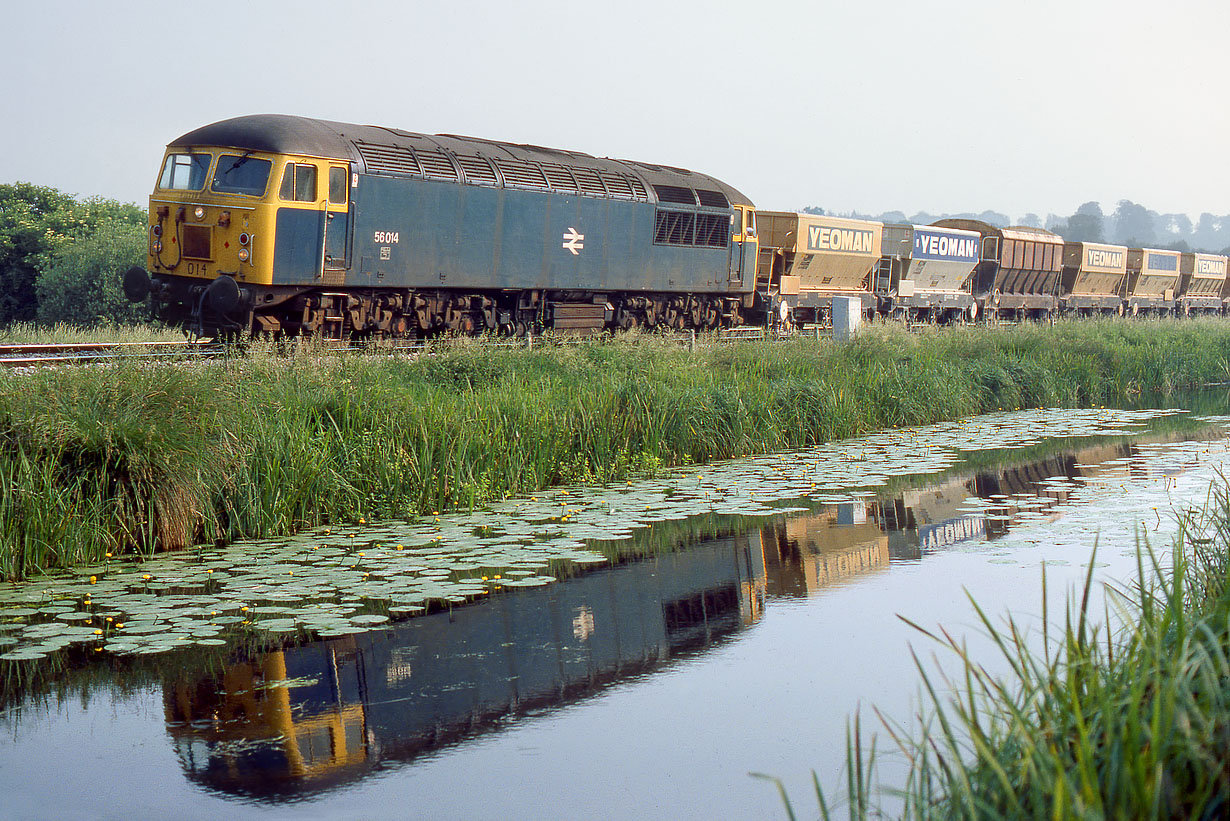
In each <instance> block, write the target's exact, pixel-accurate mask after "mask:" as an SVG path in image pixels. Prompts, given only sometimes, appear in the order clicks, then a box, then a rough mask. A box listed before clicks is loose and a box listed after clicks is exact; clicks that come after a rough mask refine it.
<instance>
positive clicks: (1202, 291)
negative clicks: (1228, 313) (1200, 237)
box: [1178, 254, 1226, 315]
mask: <svg viewBox="0 0 1230 821" xmlns="http://www.w3.org/2000/svg"><path fill="white" fill-rule="evenodd" d="M1225 286H1226V258H1225V257H1224V256H1221V255H1220V254H1183V255H1182V256H1181V257H1180V258H1179V306H1178V307H1179V311H1180V312H1181V313H1183V314H1185V315H1186V314H1215V313H1220V312H1221V307H1222V291H1223V290H1224V289H1225Z"/></svg>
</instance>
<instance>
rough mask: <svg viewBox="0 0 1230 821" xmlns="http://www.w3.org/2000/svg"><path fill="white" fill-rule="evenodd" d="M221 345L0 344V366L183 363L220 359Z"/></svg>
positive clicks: (224, 349) (209, 343)
mask: <svg viewBox="0 0 1230 821" xmlns="http://www.w3.org/2000/svg"><path fill="white" fill-rule="evenodd" d="M226 352H227V346H226V345H224V344H222V343H220V342H213V341H203V342H193V341H188V340H185V341H183V342H74V343H69V344H59V345H0V367H7V368H37V367H46V366H49V365H83V364H87V363H94V362H117V361H123V360H142V361H154V360H167V361H183V360H187V359H202V358H210V357H215V356H223V355H225V354H226Z"/></svg>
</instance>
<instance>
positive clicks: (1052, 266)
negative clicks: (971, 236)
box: [933, 219, 1063, 319]
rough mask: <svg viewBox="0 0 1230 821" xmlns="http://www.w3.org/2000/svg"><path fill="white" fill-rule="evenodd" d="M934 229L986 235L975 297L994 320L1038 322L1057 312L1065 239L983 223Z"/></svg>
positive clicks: (945, 223)
mask: <svg viewBox="0 0 1230 821" xmlns="http://www.w3.org/2000/svg"><path fill="white" fill-rule="evenodd" d="M933 224H934V225H937V226H941V227H944V228H960V229H962V230H965V231H976V232H977V233H978V234H979V235H981V237H982V254H981V261H980V262H979V263H978V267H977V268H975V270H974V297H975V299H977V300H978V302H979V303H980V305H981V308H982V310H984V311H985V312H987V314H988V315H989V316H999V317H1015V318H1021V319H1038V318H1042V317H1046V316H1050V315H1052V314H1053V313H1054V312H1055V309H1056V308H1057V307H1058V304H1059V298H1058V293H1059V276H1060V272H1061V271H1062V269H1063V237H1061V236H1059V235H1058V234H1054V233H1052V232H1050V231H1045V230H1043V229H1041V228H1029V227H1020V226H1017V227H1012V228H1000V227H997V226H994V225H991V224H990V223H986V222H982V221H980V220H970V219H943V220H938V221H937V222H935V223H933Z"/></svg>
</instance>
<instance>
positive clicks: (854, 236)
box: [124, 114, 1230, 339]
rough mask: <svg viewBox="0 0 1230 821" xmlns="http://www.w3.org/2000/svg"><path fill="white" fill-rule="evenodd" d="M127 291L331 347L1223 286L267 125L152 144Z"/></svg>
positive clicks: (1209, 266)
mask: <svg viewBox="0 0 1230 821" xmlns="http://www.w3.org/2000/svg"><path fill="white" fill-rule="evenodd" d="M758 229H759V230H758ZM124 290H125V292H126V294H127V295H128V297H129V298H130V299H132V300H134V301H142V300H145V299H146V298H149V299H151V301H152V303H153V305H154V307H155V309H156V311H157V313H158V316H159V317H160V318H161V319H162V320H163V321H165V322H168V323H172V324H179V325H183V326H184V327H186V328H188V329H190V330H194V331H196V332H197V333H200V334H209V335H223V336H227V335H229V336H246V335H272V336H284V335H285V336H298V335H313V336H321V337H325V338H331V339H343V338H370V337H385V336H391V337H425V336H433V335H436V334H441V333H458V334H476V333H498V334H507V335H521V334H525V333H527V332H532V331H533V332H536V331H538V330H541V329H544V328H551V329H555V330H558V331H564V332H578V333H595V332H599V331H603V330H614V329H620V328H622V329H631V328H645V329H658V328H668V329H678V330H683V329H716V328H723V327H733V326H737V325H741V324H745V323H752V324H758V325H763V324H766V323H770V322H775V323H777V322H783V321H785V322H787V323H793V324H795V325H813V324H814V325H823V324H825V323H827V322H828V321H829V320H830V317H831V311H832V305H833V299H834V297H839V296H844V297H854V298H856V299H857V300H859V302H860V304H861V305H862V310H863V312H864V314H865V315H866V316H867V317H868V318H873V317H876V316H884V317H892V318H898V319H906V320H915V321H916V320H929V321H938V322H951V321H974V320H976V319H982V320H989V321H993V320H995V319H1016V320H1025V319H1045V318H1048V317H1052V316H1055V315H1058V314H1073V315H1089V314H1109V315H1115V314H1118V315H1122V314H1125V313H1126V314H1131V315H1137V314H1160V315H1186V314H1190V313H1221V312H1224V311H1225V304H1226V301H1227V298H1230V285H1228V280H1227V260H1226V257H1224V256H1217V255H1211V254H1181V253H1179V252H1177V251H1165V250H1160V249H1150V248H1126V247H1123V246H1115V245H1105V244H1100V243H1082V242H1065V241H1064V238H1063V237H1061V236H1059V235H1058V234H1055V233H1052V232H1050V231H1045V230H1042V229H1040V228H1029V227H1012V228H1001V227H997V226H993V225H989V224H987V223H984V222H979V221H976V220H965V219H946V220H940V221H938V222H936V223H935V224H934V225H931V226H916V225H909V224H901V225H893V224H888V225H885V224H882V223H879V222H871V221H865V220H852V219H844V218H839V217H831V216H823V215H813V214H799V213H793V212H785V211H759V212H758V211H756V210H755V208H754V207H753V205H752V203H751V201H750V200H749V199H748V198H747V197H746V196H744V195H743V194H741V193H740V192H739V191H738V190H736V189H735V188H733V187H732V186H730V185H728V184H726V183H724V182H722V181H721V180H718V179H716V178H714V177H710V176H707V175H705V174H700V173H696V172H693V171H688V170H686V169H683V168H676V167H673V166H665V165H654V164H650V163H644V162H636V161H631V160H613V159H599V158H597V157H593V156H590V155H588V154H583V153H580V152H574V151H562V150H558V149H551V148H543V147H540V146H533V145H517V144H512V143H504V142H494V141H490V140H482V139H475V138H471V137H458V136H450V135H435V136H430V135H426V134H418V133H412V132H407V131H400V130H396V129H391V128H382V127H378V126H366V125H352V124H348V123H338V122H330V121H326V120H316V119H309V118H306V117H293V116H286V115H273V114H264V115H254V116H247V117H238V118H235V119H230V120H223V121H221V122H217V123H213V124H211V125H207V126H204V127H202V128H199V129H196V130H195V131H191V132H189V133H187V134H185V135H183V136H182V137H180V138H179V139H177V140H174V141H173V142H172V143H171V144H170V145H169V146H168V147H167V150H166V154H165V156H164V158H163V162H162V167H161V171H160V173H159V176H158V179H157V182H156V185H155V188H154V191H153V193H152V195H151V196H150V210H149V253H148V258H147V263H146V266H145V267H144V268H141V267H135V268H132V269H130V270H129V271H128V272H127V274H126V275H125V277H124Z"/></svg>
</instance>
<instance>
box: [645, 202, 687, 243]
mask: <svg viewBox="0 0 1230 821" xmlns="http://www.w3.org/2000/svg"><path fill="white" fill-rule="evenodd" d="M695 235H696V215H695V214H693V213H691V212H689V211H666V210H662V209H659V210H658V212H657V213H656V214H655V215H654V230H653V241H654V244H655V245H692V244H693V243H694V242H695Z"/></svg>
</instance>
